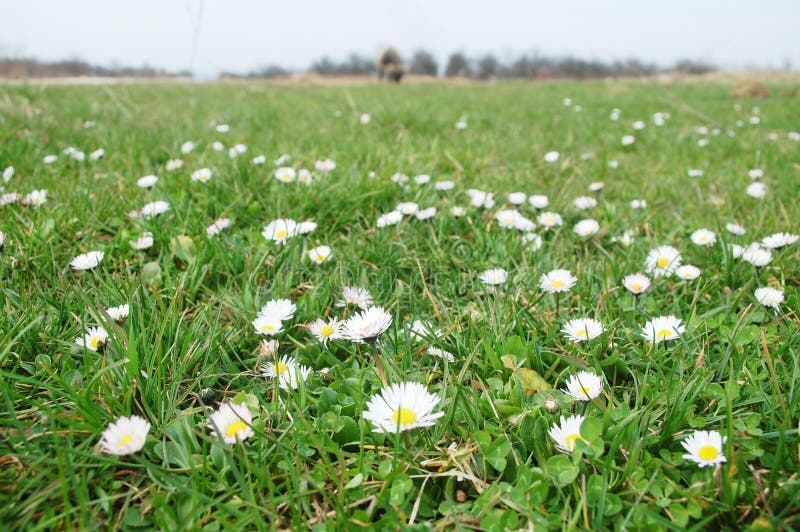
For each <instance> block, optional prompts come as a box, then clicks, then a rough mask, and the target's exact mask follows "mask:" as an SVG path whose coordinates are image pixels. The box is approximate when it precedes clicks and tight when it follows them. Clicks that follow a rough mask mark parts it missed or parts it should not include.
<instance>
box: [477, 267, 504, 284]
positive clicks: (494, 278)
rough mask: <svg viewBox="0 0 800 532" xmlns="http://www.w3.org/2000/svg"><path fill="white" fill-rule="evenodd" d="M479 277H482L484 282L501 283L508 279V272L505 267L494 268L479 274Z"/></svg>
mask: <svg viewBox="0 0 800 532" xmlns="http://www.w3.org/2000/svg"><path fill="white" fill-rule="evenodd" d="M478 279H480V281H481V282H482V283H483V284H487V285H499V284H503V283H505V282H506V281H508V272H507V271H505V270H504V269H503V268H494V269H491V270H486V271H485V272H483V273H481V274H480V275H478Z"/></svg>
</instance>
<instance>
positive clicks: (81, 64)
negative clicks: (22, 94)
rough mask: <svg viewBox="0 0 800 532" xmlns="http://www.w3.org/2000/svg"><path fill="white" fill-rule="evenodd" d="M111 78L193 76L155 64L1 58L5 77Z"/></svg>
mask: <svg viewBox="0 0 800 532" xmlns="http://www.w3.org/2000/svg"><path fill="white" fill-rule="evenodd" d="M83 76H95V77H108V78H121V77H125V78H164V77H178V76H180V77H191V76H192V73H191V72H190V71H188V70H181V71H178V72H170V71H167V70H165V69H163V68H155V67H151V66H147V65H144V66H141V67H131V66H122V65H112V66H110V67H105V66H99V65H92V64H91V63H88V62H87V61H83V60H81V59H65V60H62V61H39V60H38V59H33V58H11V57H5V58H2V57H0V77H2V78H58V77H83Z"/></svg>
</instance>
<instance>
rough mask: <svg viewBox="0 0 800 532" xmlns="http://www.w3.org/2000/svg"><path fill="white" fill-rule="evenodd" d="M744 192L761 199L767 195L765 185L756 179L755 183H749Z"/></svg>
mask: <svg viewBox="0 0 800 532" xmlns="http://www.w3.org/2000/svg"><path fill="white" fill-rule="evenodd" d="M745 192H746V193H747V195H748V196H750V197H751V198H756V199H761V198H763V197H764V196H766V195H767V187H766V185H764V183H761V182H760V181H756V182H755V183H750V185H748V187H747V188H746V189H745Z"/></svg>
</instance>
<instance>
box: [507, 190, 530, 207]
mask: <svg viewBox="0 0 800 532" xmlns="http://www.w3.org/2000/svg"><path fill="white" fill-rule="evenodd" d="M507 197H508V202H509V203H511V204H513V205H522V204H523V203H525V198H526V195H525V193H524V192H512V193H510V194H509V195H508V196H507Z"/></svg>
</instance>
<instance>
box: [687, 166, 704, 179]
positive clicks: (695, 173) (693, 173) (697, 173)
mask: <svg viewBox="0 0 800 532" xmlns="http://www.w3.org/2000/svg"><path fill="white" fill-rule="evenodd" d="M686 174H687V175H688V176H689V177H702V176H703V171H702V170H700V169H699V168H689V169H688V170H686Z"/></svg>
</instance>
